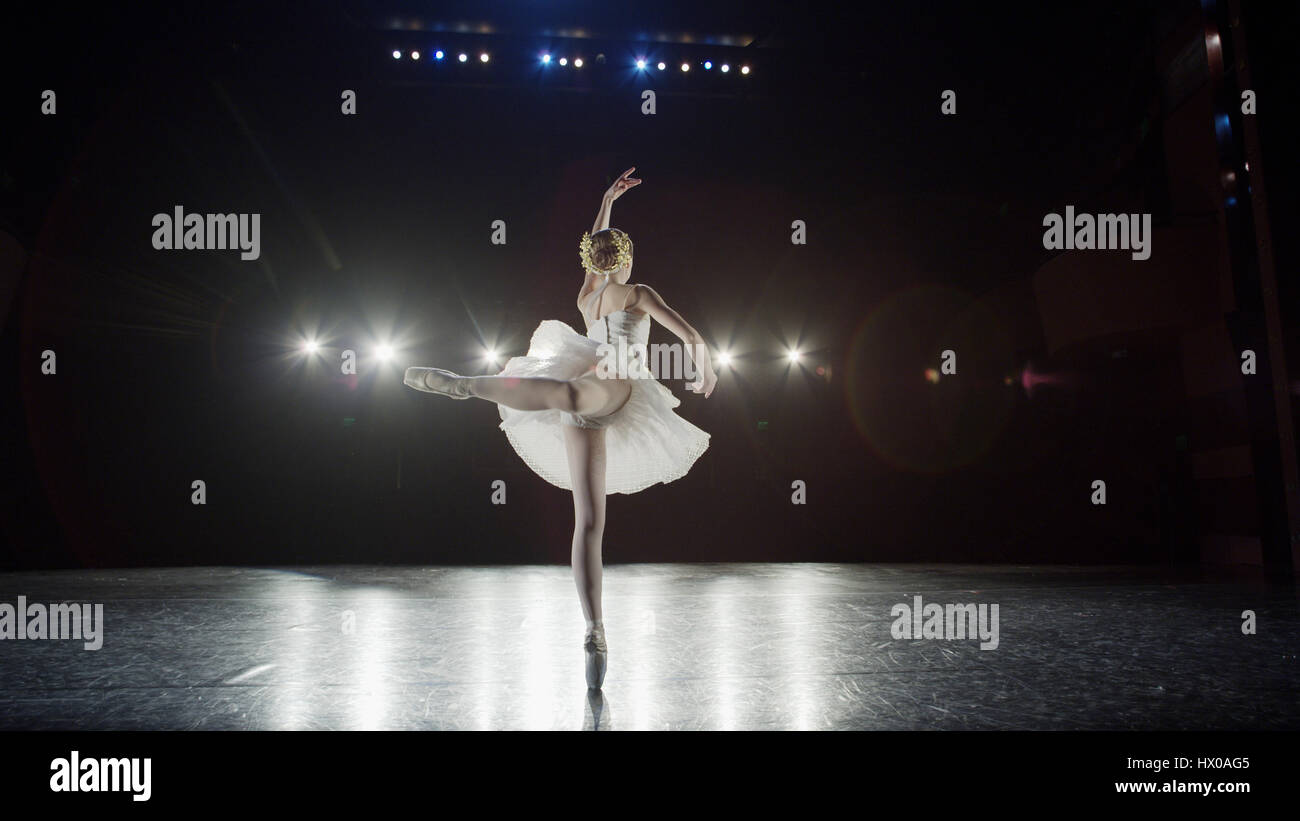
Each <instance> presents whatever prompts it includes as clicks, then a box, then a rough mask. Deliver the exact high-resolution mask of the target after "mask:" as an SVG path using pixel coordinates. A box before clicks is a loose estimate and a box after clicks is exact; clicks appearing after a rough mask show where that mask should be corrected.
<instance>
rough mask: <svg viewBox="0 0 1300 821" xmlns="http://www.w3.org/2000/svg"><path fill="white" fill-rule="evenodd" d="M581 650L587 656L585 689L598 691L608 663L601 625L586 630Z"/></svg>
mask: <svg viewBox="0 0 1300 821" xmlns="http://www.w3.org/2000/svg"><path fill="white" fill-rule="evenodd" d="M582 649H583V651H584V652H585V653H586V654H587V688H588V689H591V690H599V689H600V688H601V685H603V684H604V683H605V668H606V667H607V666H608V663H609V649H608V647H606V645H605V628H604V626H603V625H596V626H594V627H588V628H587V635H586V636H584V637H583V639H582Z"/></svg>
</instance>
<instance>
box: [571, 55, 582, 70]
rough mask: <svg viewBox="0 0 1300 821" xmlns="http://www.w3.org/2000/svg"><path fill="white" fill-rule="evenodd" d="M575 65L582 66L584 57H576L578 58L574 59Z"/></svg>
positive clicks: (576, 66) (575, 66)
mask: <svg viewBox="0 0 1300 821" xmlns="http://www.w3.org/2000/svg"><path fill="white" fill-rule="evenodd" d="M573 67H574V68H582V58H581V57H579V58H578V59H576V60H574V61H573Z"/></svg>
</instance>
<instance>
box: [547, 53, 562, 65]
mask: <svg viewBox="0 0 1300 821" xmlns="http://www.w3.org/2000/svg"><path fill="white" fill-rule="evenodd" d="M550 64H551V55H549V54H543V55H542V65H550ZM560 65H564V61H563V60H561V61H560Z"/></svg>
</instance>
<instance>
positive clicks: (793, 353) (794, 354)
mask: <svg viewBox="0 0 1300 821" xmlns="http://www.w3.org/2000/svg"><path fill="white" fill-rule="evenodd" d="M801 356H803V354H802V353H800V352H799V349H798V348H791V349H790V350H788V351H786V352H785V358H786V359H788V360H790V362H791V364H793V363H795V362H798V361H799V358H800V357H801Z"/></svg>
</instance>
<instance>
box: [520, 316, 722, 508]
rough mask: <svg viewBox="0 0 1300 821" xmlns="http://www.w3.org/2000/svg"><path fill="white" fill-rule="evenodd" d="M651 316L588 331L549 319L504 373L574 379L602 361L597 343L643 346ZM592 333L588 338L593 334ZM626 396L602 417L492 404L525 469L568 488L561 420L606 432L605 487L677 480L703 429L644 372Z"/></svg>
mask: <svg viewBox="0 0 1300 821" xmlns="http://www.w3.org/2000/svg"><path fill="white" fill-rule="evenodd" d="M649 324H650V318H649V317H648V316H645V315H644V314H642V315H639V316H632V315H630V314H628V313H627V312H625V311H618V312H615V313H613V314H610V315H609V316H607V317H604V318H602V319H600V320H599V321H598V322H596V323H595V324H594V325H592V329H591V332H590V334H589V335H588V336H583V335H582V334H580V333H578V332H577V331H575V330H574V329H573V328H571V327H569V326H568V325H566V324H565V323H563V322H560V321H559V320H555V319H548V320H546V321H545V322H543V323H542V324H541V325H538V326H537V330H536V331H534V332H533V338H532V341H531V342H530V343H529V345H528V353H527V355H525V356H516V357H514V358H513V359H511V360H510V361H509V362H507V363H506V366H505V368H504V369H502V371H501V375H502V376H520V377H538V376H544V377H550V378H552V379H576V378H578V377H580V376H583V375H584V374H587V373H589V372H592V371H593V370H594V369H595V367H596V364H597V363H598V362H599V361H600V360H601V358H602V357H601V354H600V352H599V348H600V345H601V343H602V342H606V341H612V340H611V338H614V339H616V338H617V336H618V335H625V336H626V337H627V342H628V343H629V344H631V343H636V342H639V343H640V344H642V345H644V344H645V342H646V337H648V336H649ZM593 335H594V338H593ZM628 382H629V383H630V384H631V386H632V394H631V396H630V397H629V398H628V400H627V402H626V403H625V404H624V405H623V407H621V408H619V409H618V410H617V411H615V412H614V413H612V414H610V415H608V416H602V417H599V418H595V419H592V418H587V417H581V416H577V415H575V414H571V413H565V412H563V411H559V410H540V411H521V410H514V409H513V408H507V407H505V406H498V407H499V408H500V410H501V420H502V421H501V429H502V430H503V431H505V433H506V437H507V438H508V439H509V440H510V444H511V445H512V446H513V447H514V449H515V451H516V452H518V454H519V456H520V457H521V458H523V460H524V462H526V463H527V464H528V466H529V467H530V468H532V469H533V471H534V472H535V473H536V474H537V475H538V476H541V477H542V478H543V479H545V480H546V481H548V482H550V483H551V484H553V485H555V486H556V487H559V488H563V489H564V490H571V489H572V487H573V486H572V484H571V483H570V481H569V462H568V457H567V456H566V454H565V450H564V434H563V431H562V429H561V426H562V425H573V426H577V427H583V428H604V429H605V461H606V471H605V491H606V493H636V492H637V491H639V490H644V489H646V488H647V487H649V486H650V485H653V484H658V483H660V482H671V481H673V480H675V479H680V478H681V477H682V476H685V475H686V472H687V471H689V470H690V469H691V465H693V464H695V460H696V459H698V458H699V457H700V454H702V453H704V451H705V450H706V449H707V448H708V447H709V434H707V433H705V432H704V431H702V430H700V429H699V428H697V427H695V426H694V425H692V424H691V423H690V422H687V421H686V420H685V419H683V418H681V417H680V416H678V415H677V414H676V413H675V412H674V411H673V409H674V408H676V407H677V406H678V405H680V404H681V400H679V399H678V398H677V397H676V396H673V394H672V391H670V390H668V389H667V388H665V387H664V386H663V385H661V384H659V382H658V381H657V380H655V379H654V378H652V377H651V376H650V375H649V374H648V373H647V374H646V375H645V376H643V377H642V378H638V379H629V380H628Z"/></svg>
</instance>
